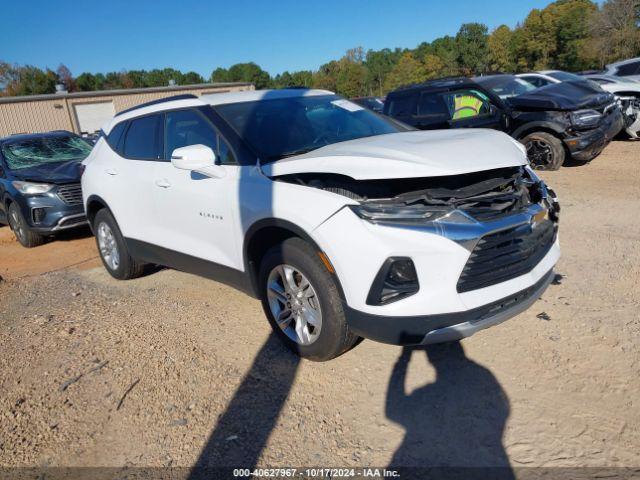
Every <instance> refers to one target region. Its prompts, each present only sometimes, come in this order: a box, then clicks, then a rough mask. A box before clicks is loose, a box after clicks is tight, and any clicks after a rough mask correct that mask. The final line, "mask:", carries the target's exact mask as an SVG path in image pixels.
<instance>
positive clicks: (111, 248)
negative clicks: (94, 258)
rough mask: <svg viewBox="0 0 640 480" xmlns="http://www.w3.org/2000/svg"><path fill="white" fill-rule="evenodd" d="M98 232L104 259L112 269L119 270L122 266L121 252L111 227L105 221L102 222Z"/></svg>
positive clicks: (99, 245) (101, 253)
mask: <svg viewBox="0 0 640 480" xmlns="http://www.w3.org/2000/svg"><path fill="white" fill-rule="evenodd" d="M97 233H98V235H97V237H98V247H100V255H101V256H102V259H103V260H104V262H105V263H106V264H107V265H108V266H109V268H110V269H111V270H117V269H118V267H119V266H120V253H119V252H118V244H117V243H116V238H115V236H114V235H113V231H112V230H111V227H109V225H107V224H106V223H105V222H100V224H99V225H98V230H97Z"/></svg>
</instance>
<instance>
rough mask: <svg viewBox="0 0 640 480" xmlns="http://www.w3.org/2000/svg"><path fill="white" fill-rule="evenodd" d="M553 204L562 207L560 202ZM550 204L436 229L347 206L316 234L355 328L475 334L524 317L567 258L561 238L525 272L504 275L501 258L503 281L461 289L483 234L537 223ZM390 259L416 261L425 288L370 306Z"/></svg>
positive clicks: (395, 336)
mask: <svg viewBox="0 0 640 480" xmlns="http://www.w3.org/2000/svg"><path fill="white" fill-rule="evenodd" d="M553 202H554V203H553V205H554V207H553V208H554V209H555V208H556V207H555V206H557V203H555V200H553ZM543 210H544V208H543V207H542V206H541V205H538V204H534V205H532V206H530V207H529V208H528V209H527V210H526V211H524V212H521V213H515V214H512V215H510V216H508V217H503V218H500V219H497V220H492V221H486V222H484V223H477V224H466V225H463V224H451V223H449V224H441V225H439V226H438V227H437V231H434V230H431V231H428V230H427V229H426V228H424V227H416V228H407V227H393V226H389V225H381V224H372V223H369V222H366V221H362V220H360V219H359V218H356V217H355V214H354V213H353V212H351V211H350V210H349V209H344V210H343V211H341V212H338V213H337V214H335V215H334V216H333V217H332V218H331V219H330V220H329V221H327V222H325V223H324V224H323V225H321V226H320V227H318V228H317V229H316V230H315V232H314V233H315V237H316V238H315V239H316V242H317V243H318V245H322V246H323V250H324V252H325V253H326V254H327V256H328V257H329V259H330V260H331V263H332V265H333V267H334V269H335V270H336V274H337V277H338V279H339V281H340V286H341V287H342V293H343V298H344V311H345V315H346V319H347V322H348V324H349V326H350V328H351V329H352V330H353V331H354V332H355V333H357V334H358V335H360V336H362V337H365V338H370V339H373V340H377V341H380V342H383V343H391V344H401V345H402V344H404V345H407V344H421V343H430V342H440V341H446V340H450V339H455V338H462V337H465V336H468V335H471V334H473V333H474V332H476V331H478V330H480V329H483V328H487V327H489V326H491V325H494V324H497V323H500V322H502V321H504V320H506V319H508V318H511V317H513V316H514V315H517V314H518V313H519V312H520V311H522V310H524V309H526V308H527V307H528V306H529V305H530V304H531V303H532V302H533V301H535V300H536V299H537V298H538V297H539V296H540V295H541V294H542V292H543V291H544V290H545V288H546V287H547V285H548V283H549V282H550V279H551V278H552V273H551V272H552V269H553V267H554V266H555V264H556V263H557V261H558V259H559V258H560V248H559V240H558V238H557V236H556V237H555V239H554V240H553V243H552V244H551V246H550V247H546V248H548V250H546V253H543V256H542V257H541V258H540V259H539V260H536V262H537V263H534V264H532V265H531V267H529V268H530V269H529V270H527V271H522V272H521V273H518V276H507V277H506V278H502V277H500V276H499V273H498V272H499V264H496V266H495V267H494V270H496V274H495V275H494V279H495V280H496V282H497V283H491V282H490V283H485V284H483V285H479V286H476V287H474V288H473V289H470V290H465V289H463V288H460V279H461V278H462V277H461V275H462V273H463V272H464V271H465V267H466V266H467V265H468V264H469V259H470V258H471V256H472V255H473V253H472V252H476V250H475V249H476V246H478V245H480V239H485V238H488V237H490V236H492V235H493V234H494V233H496V232H507V231H513V230H514V229H518V230H519V229H520V227H523V228H524V227H525V226H527V225H531V228H532V229H533V228H535V227H534V223H535V222H534V219H535V218H537V217H538V216H539V214H540V213H541V211H543ZM556 213H557V210H556ZM483 244H486V242H483ZM390 257H408V258H411V259H412V261H413V263H414V264H415V269H416V272H417V276H418V283H419V289H418V291H417V292H416V293H414V294H412V295H410V296H408V297H406V298H403V299H401V300H398V301H395V302H392V303H388V304H384V305H371V304H368V303H367V301H366V300H367V295H368V293H369V291H370V289H371V288H372V284H373V281H374V279H375V278H376V275H377V274H378V271H379V270H380V268H381V265H383V264H384V262H385V261H386V260H387V259H388V258H390ZM476 258H477V257H476ZM472 278H476V277H472Z"/></svg>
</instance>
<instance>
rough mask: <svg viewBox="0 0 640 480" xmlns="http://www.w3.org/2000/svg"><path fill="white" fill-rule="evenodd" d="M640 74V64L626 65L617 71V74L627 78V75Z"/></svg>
mask: <svg viewBox="0 0 640 480" xmlns="http://www.w3.org/2000/svg"><path fill="white" fill-rule="evenodd" d="M638 73H640V62H631V63H627V64H626V65H620V66H619V67H618V69H617V70H616V74H617V75H620V76H621V77H626V76H627V75H636V74H638Z"/></svg>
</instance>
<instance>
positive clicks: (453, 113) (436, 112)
mask: <svg viewBox="0 0 640 480" xmlns="http://www.w3.org/2000/svg"><path fill="white" fill-rule="evenodd" d="M384 113H385V114H386V115H389V116H391V117H393V118H396V119H398V120H400V121H402V122H404V123H407V124H409V125H412V126H414V127H416V128H419V129H422V130H431V129H442V128H493V129H497V130H502V131H503V132H506V133H508V134H509V135H511V136H512V137H513V138H515V139H516V140H519V141H520V142H522V143H523V144H524V145H525V146H526V149H527V154H528V156H529V161H530V162H531V164H532V165H533V166H534V167H536V168H539V169H545V170H557V169H558V168H560V166H562V164H563V163H564V160H565V158H566V157H571V158H573V159H575V160H578V161H583V162H587V161H590V160H592V159H593V158H595V157H596V156H597V155H598V154H599V153H600V152H601V151H602V149H603V148H604V147H605V146H606V145H607V144H608V143H609V141H611V139H612V138H613V137H614V136H615V135H616V134H617V133H618V132H619V131H620V130H621V129H622V127H623V118H622V113H621V112H620V108H619V106H618V105H617V103H616V101H615V99H614V97H613V95H611V94H610V93H607V92H604V91H603V90H601V89H599V88H598V87H595V86H594V87H591V86H589V85H587V84H584V83H580V82H577V83H572V82H564V83H558V84H552V85H548V86H546V87H542V88H536V87H535V86H533V85H531V84H530V83H528V82H526V81H524V80H522V79H519V78H517V77H515V76H513V75H490V76H486V77H476V78H449V79H442V80H433V81H429V82H426V83H423V84H419V85H411V86H408V87H403V88H399V89H397V90H395V91H393V92H391V93H389V94H388V95H387V98H386V101H385V105H384Z"/></svg>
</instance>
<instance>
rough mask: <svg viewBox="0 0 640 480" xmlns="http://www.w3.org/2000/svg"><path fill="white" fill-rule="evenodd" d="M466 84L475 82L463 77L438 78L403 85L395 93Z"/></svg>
mask: <svg viewBox="0 0 640 480" xmlns="http://www.w3.org/2000/svg"><path fill="white" fill-rule="evenodd" d="M465 83H473V80H471V79H470V78H469V77H462V76H452V77H443V78H436V79H433V80H426V81H424V82H419V83H411V84H408V85H401V86H400V87H398V88H396V89H395V90H393V92H401V91H405V90H413V89H417V88H425V87H440V86H451V85H459V84H465ZM389 93H391V92H389Z"/></svg>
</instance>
